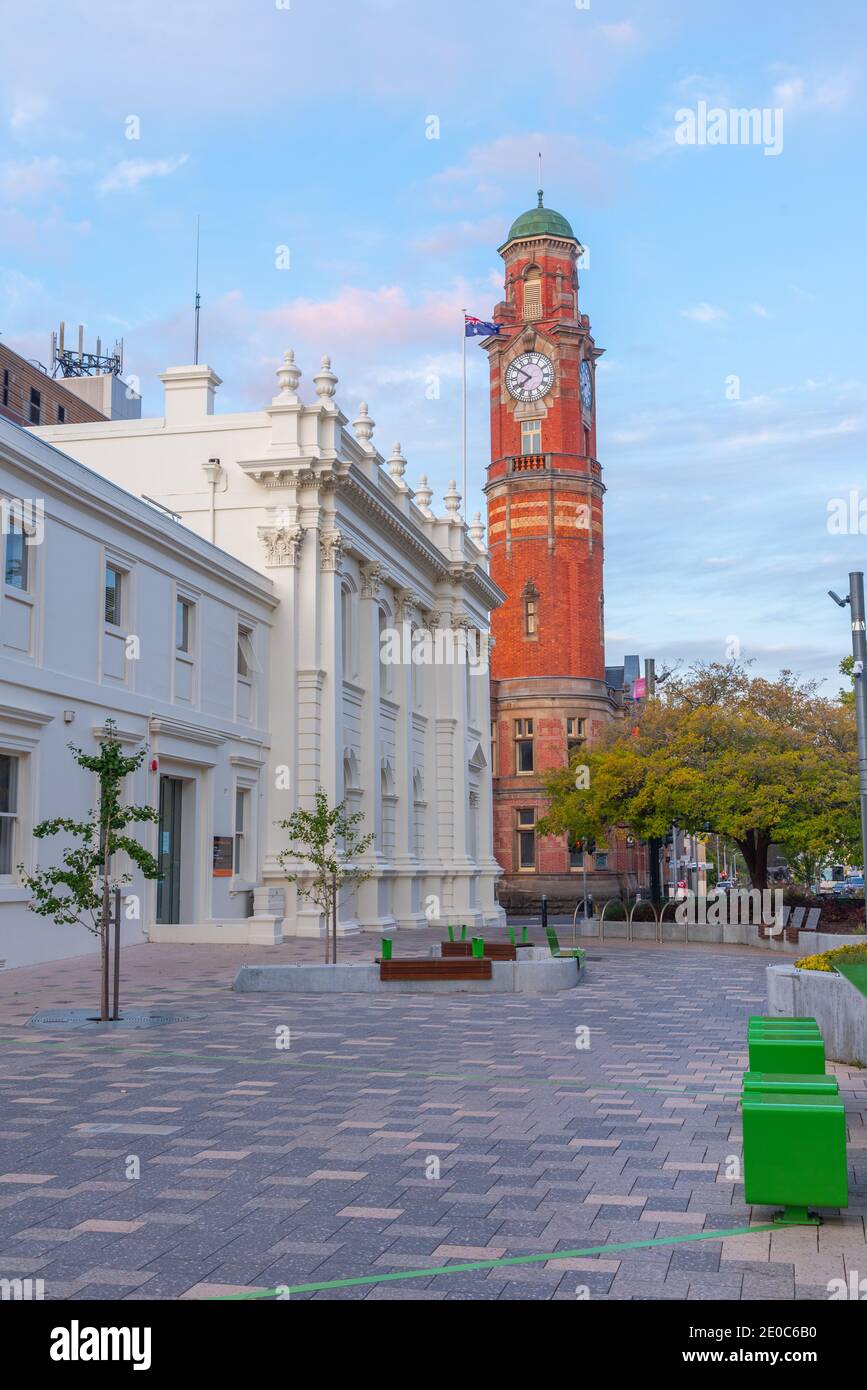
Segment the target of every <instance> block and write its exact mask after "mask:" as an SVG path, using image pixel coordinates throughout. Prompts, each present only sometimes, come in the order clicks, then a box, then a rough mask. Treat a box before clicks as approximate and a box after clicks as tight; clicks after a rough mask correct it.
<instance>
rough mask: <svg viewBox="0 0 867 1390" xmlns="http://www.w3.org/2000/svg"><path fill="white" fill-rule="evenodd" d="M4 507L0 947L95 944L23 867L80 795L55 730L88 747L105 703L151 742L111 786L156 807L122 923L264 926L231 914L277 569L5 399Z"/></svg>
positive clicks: (265, 752) (136, 927)
mask: <svg viewBox="0 0 867 1390" xmlns="http://www.w3.org/2000/svg"><path fill="white" fill-rule="evenodd" d="M0 521H2V526H0V576H2V584H0V965H2V966H4V967H7V968H12V967H14V966H18V965H29V964H32V963H33V962H35V961H43V960H56V959H59V958H61V957H64V956H76V955H83V954H87V953H88V952H90V951H94V950H96V945H97V943H96V939H95V937H93V936H92V935H90V934H89V933H88V932H87V930H86V929H85V928H84V927H77V926H56V925H55V924H54V923H53V922H51V921H50V920H48V919H46V918H44V917H39V916H37V915H35V914H34V913H33V912H31V911H30V909H29V908H28V900H29V897H30V895H29V892H28V890H27V888H26V887H25V886H24V884H23V882H22V878H23V876H24V875H25V874H27V873H29V872H31V871H32V870H33V869H34V868H35V867H36V866H37V864H41V865H43V866H47V865H57V864H59V862H60V856H61V853H62V850H63V847H64V840H63V836H61V835H58V836H52V837H50V838H48V839H43V840H35V839H34V837H33V833H32V832H33V827H34V826H35V825H37V824H38V823H39V822H40V821H43V820H50V819H53V818H55V817H58V816H68V817H72V818H74V819H84V818H85V817H86V816H87V815H88V814H89V812H90V810H91V809H92V807H93V805H94V801H95V795H94V792H95V782H94V779H93V777H92V775H91V774H90V773H86V772H84V771H82V769H81V768H79V766H78V765H77V763H76V762H75V760H74V758H73V756H72V754H71V753H70V751H69V748H68V746H67V745H68V744H70V743H72V744H74V745H76V746H77V747H79V748H82V749H84V751H85V752H88V753H93V752H96V750H97V746H98V743H99V740H100V737H101V736H102V735H103V733H104V730H105V726H106V721H107V720H111V721H113V724H114V727H115V729H116V732H117V735H118V737H119V738H120V739H121V741H122V744H123V746H124V751H125V752H127V753H130V752H133V751H135V750H137V749H140V748H142V747H144V746H146V747H147V750H148V751H147V757H146V760H145V761H144V762H143V764H142V765H141V767H140V768H139V769H138V771H137V772H136V773H134V774H132V775H131V776H130V777H129V779H128V785H127V787H126V796H127V799H128V800H129V801H131V802H135V803H136V804H137V805H147V806H151V807H153V809H154V810H155V811H157V812H158V813H159V817H160V820H159V825H156V824H149V823H148V824H142V825H141V826H140V827H139V834H140V836H141V838H142V840H143V841H144V843H146V845H147V847H148V848H149V849H150V850H151V851H152V853H154V854H155V855H158V857H159V860H160V864H161V868H162V870H163V877H162V880H161V881H160V882H159V884H158V883H156V882H147V883H145V882H142V880H141V878H140V877H135V878H134V879H133V881H132V882H131V883H130V885H129V887H128V890H127V891H128V898H127V902H126V907H125V912H124V919H123V939H124V940H125V941H126V942H129V943H137V942H141V941H143V940H145V938H146V935H147V934H148V932H149V930H152V929H153V924H154V923H155V922H157V921H159V920H161V919H164V920H171V919H174V920H182V921H185V922H206V921H215V922H221V921H230V922H234V923H235V924H236V930H243V931H245V932H246V933H247V939H250V938H252V939H264V940H268V939H270V940H273V939H274V933H273V929H272V928H271V926H270V924H269V923H263V924H261V926H260V925H259V924H257V923H255V921H253V922H249V921H245V920H244V919H249V918H250V914H251V910H252V891H251V890H252V888H253V887H254V886H255V884H256V883H258V881H259V878H258V859H259V853H260V851H259V847H258V840H259V837H260V836H261V835H262V834H263V831H262V829H261V828H260V826H259V818H260V816H261V814H262V812H261V811H260V788H261V786H262V785H263V782H264V770H265V769H266V768H267V767H268V766H269V764H270V750H269V731H268V724H267V682H268V667H269V659H270V649H271V642H270V633H271V624H272V622H273V620H274V615H275V611H276V609H277V600H276V598H275V595H274V593H273V586H272V584H271V583H270V581H269V580H268V579H267V577H266V576H265V575H263V574H260V573H259V572H258V571H256V570H254V569H252V568H251V567H250V566H247V565H245V564H243V563H242V562H241V561H240V560H237V559H235V558H234V556H231V555H228V554H226V553H225V552H223V551H220V550H218V549H217V547H216V546H214V545H211V544H210V542H208V541H206V540H204V539H202V537H201V536H198V535H196V534H195V532H193V531H191V530H189V529H188V528H187V527H185V526H182V525H180V524H179V523H178V522H177V521H174V520H172V518H171V517H169V516H167V515H166V513H165V512H162V511H160V510H158V509H157V508H155V507H153V506H151V505H149V504H148V503H147V502H145V501H142V500H141V499H140V498H137V497H133V496H131V495H130V494H129V493H128V492H125V491H124V490H123V489H122V488H120V487H118V486H116V484H114V483H111V482H109V481H108V480H107V479H105V478H103V477H100V476H99V475H98V474H96V473H94V472H92V471H91V470H90V469H88V468H86V467H84V466H83V465H82V464H80V463H78V462H76V461H75V460H74V459H71V458H69V457H68V455H65V454H63V453H61V452H60V451H59V450H58V449H55V448H52V447H51V446H50V445H48V444H46V443H44V442H43V441H42V440H39V439H35V438H34V437H33V435H32V434H31V433H29V432H28V431H27V430H24V429H21V428H19V427H18V426H17V425H14V424H12V423H10V422H9V421H7V420H2V419H0ZM245 654H246V655H245ZM245 660H246V661H247V662H248V665H249V667H250V668H251V669H254V671H255V674H254V675H253V676H252V678H251V677H249V676H245V675H243V674H241V671H240V668H241V666H242V663H243V661H245ZM260 689H261V693H260ZM239 817H240V821H239ZM215 846H217V847H218V848H219V853H218V854H216V855H215ZM121 867H122V868H123V867H124V866H121ZM125 867H127V868H128V867H130V866H129V865H127V866H125ZM236 870H237V872H236ZM257 930H258V931H259V932H260V933H261V935H260V936H259V937H257V935H256V933H257Z"/></svg>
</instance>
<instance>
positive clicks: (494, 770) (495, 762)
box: [491, 719, 500, 777]
mask: <svg viewBox="0 0 867 1390" xmlns="http://www.w3.org/2000/svg"><path fill="white" fill-rule="evenodd" d="M498 769H499V758H498V756H497V721H496V720H495V719H494V720H492V721H491V776H492V777H499V775H500V774H499V770H498Z"/></svg>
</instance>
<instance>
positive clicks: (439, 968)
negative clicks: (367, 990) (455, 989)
mask: <svg viewBox="0 0 867 1390" xmlns="http://www.w3.org/2000/svg"><path fill="white" fill-rule="evenodd" d="M376 963H377V965H378V966H379V978H380V979H381V980H490V979H491V978H492V971H491V958H490V956H485V957H484V958H483V959H482V960H474V959H473V958H472V957H469V958H466V957H461V956H458V957H450V956H447V957H441V958H440V959H437V957H436V956H413V957H404V959H403V960H377V962H376Z"/></svg>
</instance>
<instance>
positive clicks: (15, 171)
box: [0, 155, 67, 202]
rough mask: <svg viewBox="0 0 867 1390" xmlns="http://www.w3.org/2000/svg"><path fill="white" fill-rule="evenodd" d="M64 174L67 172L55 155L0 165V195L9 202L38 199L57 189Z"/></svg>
mask: <svg viewBox="0 0 867 1390" xmlns="http://www.w3.org/2000/svg"><path fill="white" fill-rule="evenodd" d="M65 172H67V170H66V169H65V167H64V165H63V163H62V161H61V160H60V159H58V157H57V155H49V156H46V157H42V158H40V157H34V158H33V159H28V160H26V161H21V162H20V163H8V164H0V195H2V196H3V197H4V198H8V199H9V201H10V202H19V201H21V200H22V199H24V198H39V197H41V196H42V195H43V194H45V193H51V192H54V191H55V190H56V189H57V188H59V186H60V183H61V180H62V175H63V173H65Z"/></svg>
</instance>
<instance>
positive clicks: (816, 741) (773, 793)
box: [539, 662, 861, 888]
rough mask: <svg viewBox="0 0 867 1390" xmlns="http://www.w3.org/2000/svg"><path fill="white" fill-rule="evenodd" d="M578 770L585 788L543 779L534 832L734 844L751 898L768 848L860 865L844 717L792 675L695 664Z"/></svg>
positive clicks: (569, 778) (569, 779) (615, 729)
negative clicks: (672, 834) (623, 829)
mask: <svg viewBox="0 0 867 1390" xmlns="http://www.w3.org/2000/svg"><path fill="white" fill-rule="evenodd" d="M578 761H580V763H581V764H584V765H586V766H587V767H588V768H589V786H587V787H580V786H576V785H575V781H576V779H575V771H574V769H562V770H560V771H558V772H556V773H554V774H553V775H552V776H551V777H550V778H549V779H547V790H548V792H549V794H550V796H551V805H550V810H549V812H548V814H547V815H546V816H545V817H544V818H543V820H542V821H541V822H540V824H539V833H540V834H549V835H552V834H562V833H563V832H564V831H565V832H568V833H570V834H572V835H574V836H576V837H581V836H587V835H590V836H594V835H603V834H604V833H605V830H606V829H607V827H609V826H612V825H628V826H630V827H631V828H632V830H633V832H634V833H636V834H638V835H641V836H642V837H644V838H650V837H651V836H664V835H665V834H666V833H667V831H668V829H669V828H670V826H671V825H672V824H676V825H678V826H679V827H680V828H681V829H682V830H686V831H688V832H690V833H691V834H700V833H702V831H704V830H707V829H710V830H711V831H713V832H716V833H717V834H719V835H722V836H725V837H727V838H728V839H729V840H730V841H731V842H732V843H734V844H735V845H736V846H737V848H738V849H739V850H740V852H741V854H742V855H743V857H744V861H745V863H746V866H747V870H748V872H749V875H750V881H751V883H752V885H753V887H755V888H765V887H766V886H767V876H768V850H769V848H770V846H771V844H772V843H780V844H783V845H785V846H786V847H787V849H788V850H789V852H790V853H796V852H797V853H802V854H810V855H812V856H814V857H820V856H823V857H825V856H830V855H834V856H835V857H839V858H840V859H841V860H842V861H844V862H849V863H853V864H856V863H860V862H861V850H860V830H859V819H858V816H859V802H858V774H857V759H856V742H855V722H854V715H853V710H852V709H851V708H850V707H848V706H847V705H846V704H845V703H843V702H841V701H839V700H836V701H833V700H828V699H826V698H822V697H820V696H819V695H818V693H817V684H816V682H810V681H806V682H804V681H800V680H798V679H797V678H796V677H795V676H794V675H793V674H792V673H791V672H790V671H783V672H781V673H780V676H779V677H778V679H777V680H775V681H772V680H767V679H764V678H761V677H754V676H752V675H751V674H750V672H749V670H748V669H747V667H745V666H743V665H740V664H738V663H721V662H712V663H707V664H703V663H702V664H698V665H696V666H694V667H693V668H692V669H691V670H690V671H688V672H687V673H685V675H684V676H682V677H679V678H676V679H673V680H671V681H670V682H668V683H666V685H665V686H664V687H663V690H662V693H661V695H660V696H659V697H658V698H654V699H652V700H649V701H648V702H647V704H646V706H645V707H644V708H642V709H640V710H639V711H637V712H636V713H634V714H632V713H630V714H629V715H627V719H626V720H625V721H624V722H623V723H620V724H617V725H612V726H610V727H609V729H607V730H606V731H605V733H604V734H603V736H602V738H601V739H600V741H599V743H598V744H597V745H596V747H594V748H593V749H592V750H591V751H589V752H588V751H587V750H586V749H582V750H581V754H580V757H579V760H578ZM581 780H582V781H583V780H586V778H583V779H581Z"/></svg>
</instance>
